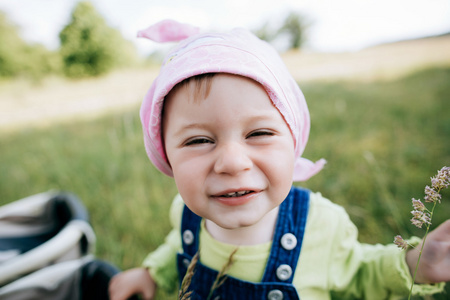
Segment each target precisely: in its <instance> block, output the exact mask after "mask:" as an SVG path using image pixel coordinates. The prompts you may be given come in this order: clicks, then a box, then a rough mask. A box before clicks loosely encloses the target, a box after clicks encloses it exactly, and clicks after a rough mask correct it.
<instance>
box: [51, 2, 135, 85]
mask: <svg viewBox="0 0 450 300" xmlns="http://www.w3.org/2000/svg"><path fill="white" fill-rule="evenodd" d="M59 38H60V41H61V48H60V53H61V56H62V60H63V71H64V74H65V75H66V76H69V77H86V76H97V75H101V74H104V73H106V72H108V71H110V70H112V69H113V68H115V67H119V66H123V65H126V64H129V63H131V62H132V60H133V59H135V57H136V53H135V49H134V47H133V46H132V45H131V43H130V42H129V41H126V40H125V39H124V38H123V37H122V35H121V34H120V33H119V32H118V31H117V30H116V29H113V28H111V27H109V26H108V25H107V24H106V22H105V20H104V19H103V17H102V16H101V15H100V14H99V13H97V11H96V10H95V8H94V6H93V5H92V4H91V3H90V2H87V1H83V2H79V3H78V4H77V6H76V7H75V9H74V11H73V13H72V19H71V22H70V23H69V24H68V25H67V26H66V27H65V28H64V29H63V30H62V31H61V32H60V34H59Z"/></svg>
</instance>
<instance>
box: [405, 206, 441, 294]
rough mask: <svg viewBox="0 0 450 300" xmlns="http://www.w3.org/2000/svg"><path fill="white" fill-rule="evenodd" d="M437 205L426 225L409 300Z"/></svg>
mask: <svg viewBox="0 0 450 300" xmlns="http://www.w3.org/2000/svg"><path fill="white" fill-rule="evenodd" d="M436 203H437V201H435V202H434V204H433V208H432V209H431V212H430V223H428V224H427V225H426V226H427V230H426V231H425V235H424V236H423V240H422V247H420V251H419V258H418V259H417V265H416V269H415V270H414V276H413V280H412V283H411V288H410V289H409V296H408V300H410V299H411V295H412V290H413V287H414V282H415V281H416V275H417V270H418V269H419V263H420V258H421V256H422V251H423V247H424V246H425V241H426V239H427V235H428V231H429V230H430V226H431V220H432V218H433V212H434V208H435V207H436Z"/></svg>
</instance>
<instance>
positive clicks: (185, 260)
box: [183, 258, 191, 269]
mask: <svg viewBox="0 0 450 300" xmlns="http://www.w3.org/2000/svg"><path fill="white" fill-rule="evenodd" d="M190 264H191V261H190V260H189V259H187V258H185V259H183V265H184V266H185V267H186V269H187V268H189V265H190Z"/></svg>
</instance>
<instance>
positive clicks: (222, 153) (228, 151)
mask: <svg viewBox="0 0 450 300" xmlns="http://www.w3.org/2000/svg"><path fill="white" fill-rule="evenodd" d="M217 150H218V156H217V159H216V162H215V164H214V171H215V172H216V173H218V174H230V175H235V174H238V173H240V172H242V171H245V170H249V169H250V168H251V167H252V166H253V162H252V160H251V159H250V157H249V156H248V154H247V153H246V151H245V149H244V146H242V145H240V144H239V143H229V144H226V145H223V146H220V147H219V149H217Z"/></svg>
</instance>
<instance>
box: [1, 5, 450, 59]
mask: <svg viewBox="0 0 450 300" xmlns="http://www.w3.org/2000/svg"><path fill="white" fill-rule="evenodd" d="M78 1H79V0H0V11H3V12H5V13H6V14H7V16H8V17H9V19H10V20H11V21H12V22H13V23H15V24H16V25H18V26H19V28H20V34H21V36H22V37H23V38H24V39H25V40H27V41H29V42H37V43H41V44H44V45H46V46H47V47H48V48H50V49H57V47H58V46H59V39H58V34H59V32H60V31H61V30H62V29H63V28H64V26H65V25H67V24H68V23H69V21H70V14H71V12H72V10H73V8H74V6H75V5H76V3H77V2H78ZM91 2H92V3H93V4H94V6H95V7H96V9H97V10H98V11H99V12H100V14H102V15H103V16H104V18H105V19H106V21H107V22H108V24H109V25H110V26H112V27H114V28H116V29H118V30H120V31H121V32H122V34H123V36H124V37H125V38H126V39H128V40H130V41H132V42H133V43H135V44H136V47H137V48H138V50H139V51H140V52H141V53H143V54H146V53H150V52H151V51H153V50H155V49H156V48H157V45H155V44H154V42H151V41H148V40H145V39H138V38H136V33H137V31H138V30H140V29H144V28H146V27H148V26H149V25H151V24H153V23H156V22H158V21H160V20H162V19H166V18H170V19H175V20H177V21H180V22H184V23H190V24H192V25H196V26H199V27H200V28H201V29H202V30H229V29H231V28H234V27H246V28H248V29H250V30H254V29H257V28H260V27H261V26H262V25H263V24H264V23H265V22H269V23H270V24H272V26H274V27H276V26H277V25H279V23H280V22H281V21H282V20H283V19H284V17H285V16H286V15H287V14H288V13H289V12H292V11H294V12H298V13H299V14H301V15H303V16H304V17H305V19H306V20H307V21H308V23H309V24H310V26H309V29H308V31H307V44H306V45H305V47H306V49H307V50H310V51H319V52H348V51H357V50H360V49H363V48H365V47H369V46H372V45H377V44H381V43H388V42H394V41H398V40H403V39H412V38H420V37H424V36H430V35H438V34H443V33H448V32H450V1H449V0H275V1H274V0H222V1H213V0H92V1H91ZM0 42H1V41H0Z"/></svg>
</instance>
